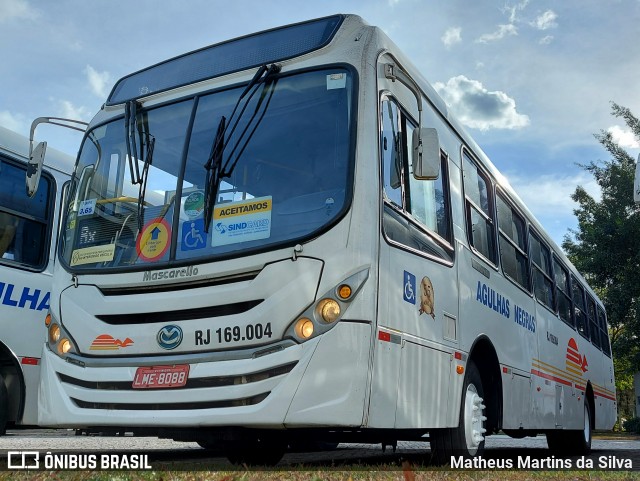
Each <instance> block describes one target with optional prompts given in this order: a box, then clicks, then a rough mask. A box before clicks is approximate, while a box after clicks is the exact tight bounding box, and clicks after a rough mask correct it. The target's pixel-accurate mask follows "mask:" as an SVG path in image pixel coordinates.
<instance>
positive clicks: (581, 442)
mask: <svg viewBox="0 0 640 481" xmlns="http://www.w3.org/2000/svg"><path fill="white" fill-rule="evenodd" d="M592 436H593V418H592V416H591V403H590V402H589V400H588V399H585V402H584V421H583V428H582V429H576V430H571V431H569V430H563V431H551V432H548V433H547V445H548V446H549V449H550V450H552V451H553V452H556V453H558V454H566V455H581V454H589V453H590V452H591V439H592Z"/></svg>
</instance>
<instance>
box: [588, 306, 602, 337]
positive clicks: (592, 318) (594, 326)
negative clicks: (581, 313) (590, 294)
mask: <svg viewBox="0 0 640 481" xmlns="http://www.w3.org/2000/svg"><path fill="white" fill-rule="evenodd" d="M587 302H588V304H587V315H588V317H589V332H590V333H591V344H593V345H594V346H596V347H597V348H598V349H601V348H602V347H601V346H600V329H599V328H598V317H597V314H596V303H595V302H594V300H593V299H591V298H589V300H588V301H587Z"/></svg>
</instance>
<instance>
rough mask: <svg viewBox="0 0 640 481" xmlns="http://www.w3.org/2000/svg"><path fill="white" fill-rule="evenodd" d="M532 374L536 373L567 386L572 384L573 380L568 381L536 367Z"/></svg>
mask: <svg viewBox="0 0 640 481" xmlns="http://www.w3.org/2000/svg"><path fill="white" fill-rule="evenodd" d="M531 374H535V375H536V376H539V377H542V378H544V379H549V380H551V381H556V382H559V383H560V384H564V385H565V386H571V382H569V381H567V380H566V379H562V378H559V377H555V376H552V375H550V374H546V373H544V372H541V371H537V370H535V369H532V370H531Z"/></svg>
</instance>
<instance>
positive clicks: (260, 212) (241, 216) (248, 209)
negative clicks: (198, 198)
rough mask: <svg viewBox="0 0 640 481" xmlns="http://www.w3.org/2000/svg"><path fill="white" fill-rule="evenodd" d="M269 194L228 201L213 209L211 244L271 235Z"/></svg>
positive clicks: (246, 240)
mask: <svg viewBox="0 0 640 481" xmlns="http://www.w3.org/2000/svg"><path fill="white" fill-rule="evenodd" d="M271 207H272V202H271V196H267V197H258V198H255V199H250V200H243V201H239V202H229V203H228V204H222V205H220V206H218V207H216V208H215V209H214V211H213V222H212V227H213V229H212V236H211V245H212V246H221V245H228V244H237V243H240V242H248V241H253V240H259V239H268V238H269V237H270V236H271Z"/></svg>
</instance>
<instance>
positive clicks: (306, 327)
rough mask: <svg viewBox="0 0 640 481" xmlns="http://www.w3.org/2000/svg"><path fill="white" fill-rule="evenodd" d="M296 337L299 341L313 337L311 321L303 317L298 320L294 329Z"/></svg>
mask: <svg viewBox="0 0 640 481" xmlns="http://www.w3.org/2000/svg"><path fill="white" fill-rule="evenodd" d="M295 331H296V335H297V336H298V337H299V338H301V339H309V338H310V337H311V336H313V331H314V328H313V321H312V320H311V319H307V318H306V317H303V318H302V319H298V322H296V327H295Z"/></svg>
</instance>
